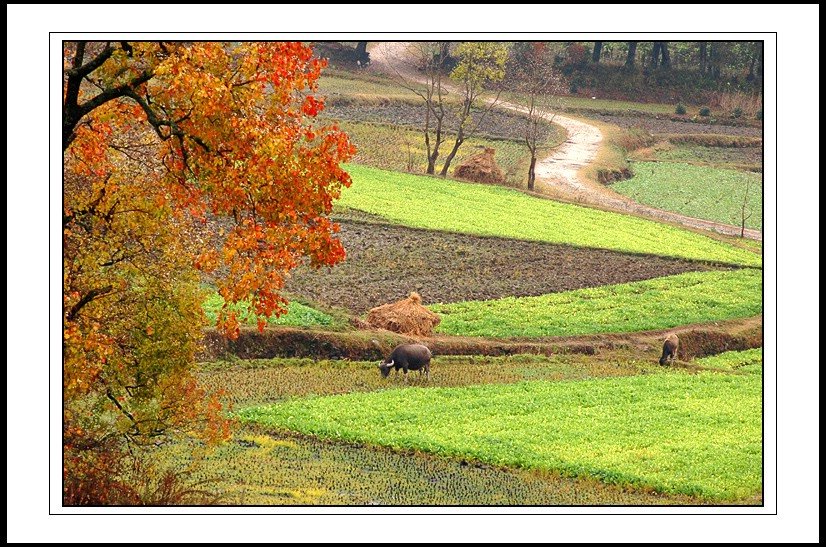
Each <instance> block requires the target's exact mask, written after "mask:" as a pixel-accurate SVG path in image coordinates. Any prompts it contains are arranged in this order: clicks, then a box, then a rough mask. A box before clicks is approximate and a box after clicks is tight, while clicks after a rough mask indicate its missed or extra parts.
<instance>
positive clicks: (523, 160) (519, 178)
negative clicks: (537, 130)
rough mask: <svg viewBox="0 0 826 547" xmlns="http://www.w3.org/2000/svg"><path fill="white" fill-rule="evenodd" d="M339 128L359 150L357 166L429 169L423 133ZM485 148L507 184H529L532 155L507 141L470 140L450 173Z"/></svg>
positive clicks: (358, 125) (354, 125) (347, 124)
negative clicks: (493, 153) (493, 154)
mask: <svg viewBox="0 0 826 547" xmlns="http://www.w3.org/2000/svg"><path fill="white" fill-rule="evenodd" d="M339 125H340V126H341V128H342V129H343V130H344V131H346V132H347V134H348V135H350V138H351V140H352V142H353V143H354V144H355V145H356V148H358V152H357V154H356V157H355V158H354V160H353V162H354V163H358V164H362V165H369V166H372V167H378V168H381V169H388V170H391V171H407V170H408V164H411V165H412V169H413V171H414V172H417V173H424V172H425V170H426V169H427V152H426V150H425V146H424V140H423V138H422V132H421V131H420V130H418V129H415V128H413V127H406V126H393V125H386V124H378V123H368V122H352V121H342V122H340V123H339ZM447 138H448V144H449V145H450V144H452V141H451V140H450V139H451V138H452V137H450V136H449V135H448V136H447ZM483 147H485V148H493V149H494V150H496V154H495V159H496V163H497V164H498V165H499V168H500V169H501V170H502V172H503V173H504V174H505V178H506V183H507V184H508V185H510V186H525V185H526V181H527V173H528V165H529V164H530V159H531V158H530V154H529V153H528V151H527V148H526V147H525V145H524V144H523V143H521V142H516V141H512V140H507V139H495V140H494V139H489V138H477V137H474V138H470V139H467V140H466V141H465V142H464V144H462V147H461V148H459V151H458V152H457V154H456V157H455V158H454V159H453V161H452V162H451V166H452V168H451V169H450V174H451V175H452V174H453V171H454V170H455V168H456V167H457V166H459V165H461V164H462V162H464V161H465V160H466V159H467V158H469V157H470V156H473V155H475V154H478V153H479V152H480V151H481V148H483ZM441 165H442V162H441V161H440V162H438V164H437V168H439V169H441Z"/></svg>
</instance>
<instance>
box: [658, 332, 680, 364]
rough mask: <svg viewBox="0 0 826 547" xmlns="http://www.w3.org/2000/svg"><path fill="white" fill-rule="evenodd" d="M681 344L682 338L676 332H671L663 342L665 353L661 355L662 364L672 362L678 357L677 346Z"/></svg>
mask: <svg viewBox="0 0 826 547" xmlns="http://www.w3.org/2000/svg"><path fill="white" fill-rule="evenodd" d="M679 346H680V339H679V338H677V335H676V334H669V335H668V337H667V338H666V339H665V342H663V354H662V357H660V365H665V364H666V363H669V364H670V363H671V362H672V361H673V360H674V359H675V358H676V357H677V348H678V347H679Z"/></svg>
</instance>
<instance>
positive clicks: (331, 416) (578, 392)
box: [239, 371, 762, 500]
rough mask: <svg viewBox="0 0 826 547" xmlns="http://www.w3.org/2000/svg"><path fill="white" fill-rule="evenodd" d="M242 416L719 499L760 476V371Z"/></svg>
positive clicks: (406, 394) (397, 392) (453, 392)
mask: <svg viewBox="0 0 826 547" xmlns="http://www.w3.org/2000/svg"><path fill="white" fill-rule="evenodd" d="M239 416H240V418H241V420H242V421H243V422H252V423H256V424H260V425H263V426H266V427H269V428H273V429H275V430H291V431H297V432H300V433H304V434H311V435H316V436H319V437H321V438H330V439H338V440H345V441H355V442H360V443H369V444H373V445H381V446H388V447H391V448H395V449H415V450H422V451H425V452H430V453H434V454H437V455H441V456H448V457H462V458H471V459H475V460H479V461H482V462H486V463H490V464H495V465H505V466H515V467H525V468H532V469H542V470H547V471H553V472H559V473H561V474H563V475H567V476H578V477H590V478H597V479H600V480H602V481H605V482H607V483H615V484H621V485H634V486H639V487H644V488H653V489H655V490H657V491H661V492H667V493H678V494H688V495H692V496H699V497H704V498H710V499H715V500H736V499H743V498H747V497H752V496H757V495H759V494H760V493H761V483H762V469H761V467H762V445H761V435H762V433H761V377H760V374H759V371H758V373H756V374H740V375H733V374H720V373H715V372H704V373H700V374H686V373H681V372H674V371H668V372H663V373H658V374H649V375H642V376H631V377H623V378H610V379H596V380H581V381H565V382H548V381H533V382H521V383H516V384H498V385H476V386H469V387H456V388H441V387H439V388H419V387H413V388H408V389H389V390H383V391H374V392H370V393H351V394H347V395H340V396H326V397H312V398H308V399H295V400H291V401H288V402H285V403H280V404H274V405H268V406H259V407H251V408H247V409H245V410H242V411H241V412H240V413H239Z"/></svg>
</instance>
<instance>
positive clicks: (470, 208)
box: [338, 165, 760, 266]
mask: <svg viewBox="0 0 826 547" xmlns="http://www.w3.org/2000/svg"><path fill="white" fill-rule="evenodd" d="M346 168H347V171H348V172H349V173H350V175H351V176H352V178H353V185H352V187H350V188H349V189H346V190H345V191H344V192H343V194H342V197H341V199H340V200H339V202H338V203H339V204H340V205H343V206H345V207H350V208H353V209H358V210H361V211H366V212H368V213H373V214H375V215H379V216H381V217H384V218H386V219H388V220H390V221H392V222H395V223H398V224H403V225H406V226H413V227H417V228H428V229H432V230H445V231H453V232H460V233H469V234H477V235H487V236H500V237H509V238H516V239H525V240H530V241H546V242H549V243H563V244H568V245H574V246H577V247H591V248H599V249H612V250H616V251H624V252H631V253H640V254H653V255H660V256H673V257H678V258H688V259H694V260H705V261H711V262H723V263H731V264H743V265H751V266H759V265H760V257H759V256H758V255H756V254H754V253H751V252H749V251H747V250H744V249H739V248H735V247H732V246H730V245H726V244H724V243H721V242H719V241H716V240H714V239H712V238H710V237H707V236H704V235H700V234H696V233H694V232H690V231H688V230H684V229H681V228H677V227H673V226H669V225H664V224H660V223H657V222H653V221H650V220H645V219H642V218H638V217H634V216H631V215H621V214H618V213H611V212H607V211H600V210H597V209H589V208H586V207H581V206H578V205H571V204H566V203H560V202H556V201H553V200H550V199H542V198H538V197H533V196H529V195H526V194H524V193H522V192H519V191H516V190H511V189H508V188H502V187H497V186H492V185H483V184H469V183H462V182H458V181H451V180H444V179H440V178H437V177H427V176H418V175H410V174H405V173H396V172H390V171H383V170H380V169H375V168H371V167H366V166H361V165H348V166H347V167H346Z"/></svg>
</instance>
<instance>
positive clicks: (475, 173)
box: [453, 148, 505, 184]
mask: <svg viewBox="0 0 826 547" xmlns="http://www.w3.org/2000/svg"><path fill="white" fill-rule="evenodd" d="M495 152H496V151H495V150H494V149H493V148H485V150H484V151H483V152H480V153H479V154H475V155H473V156H471V157H469V158H468V159H467V160H466V161H465V162H464V163H463V164H462V165H460V166H459V167H457V168H456V170H455V171H454V172H453V174H454V175H455V176H456V177H457V178H460V179H465V180H471V181H473V182H488V183H491V184H503V183H504V182H505V175H504V174H503V173H502V170H501V169H499V166H498V165H496V160H494V159H493V154H494V153H495Z"/></svg>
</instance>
